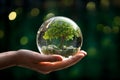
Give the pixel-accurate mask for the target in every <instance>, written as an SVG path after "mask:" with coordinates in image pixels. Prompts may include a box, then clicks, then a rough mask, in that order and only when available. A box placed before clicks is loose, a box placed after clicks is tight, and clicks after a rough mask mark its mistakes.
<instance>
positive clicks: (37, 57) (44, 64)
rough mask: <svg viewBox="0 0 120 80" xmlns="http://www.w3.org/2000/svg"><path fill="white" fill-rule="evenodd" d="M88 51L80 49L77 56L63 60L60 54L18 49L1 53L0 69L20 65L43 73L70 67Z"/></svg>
mask: <svg viewBox="0 0 120 80" xmlns="http://www.w3.org/2000/svg"><path fill="white" fill-rule="evenodd" d="M86 55H87V53H86V52H85V51H83V50H81V51H78V52H77V53H76V55H75V56H73V57H71V58H69V59H66V60H63V58H62V57H61V56H60V55H49V56H46V55H42V54H40V53H38V52H35V51H31V50H24V49H22V50H18V51H8V52H3V53H0V70H1V69H5V68H8V67H12V66H19V67H24V68H28V69H32V70H35V71H37V72H40V73H42V74H48V73H50V72H53V71H58V70H62V69H65V68H68V67H70V66H72V65H74V64H76V63H77V62H79V61H80V60H81V59H82V58H83V57H85V56H86Z"/></svg>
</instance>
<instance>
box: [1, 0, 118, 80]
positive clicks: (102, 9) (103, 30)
mask: <svg viewBox="0 0 120 80" xmlns="http://www.w3.org/2000/svg"><path fill="white" fill-rule="evenodd" d="M50 16H65V17H69V18H71V19H72V20H74V21H75V22H76V23H77V24H78V25H79V27H80V28H81V31H82V33H83V38H84V41H83V46H82V49H83V50H85V51H87V53H88V55H87V56H86V57H85V58H84V59H82V60H81V61H80V62H78V63H77V64H76V65H74V66H72V67H70V68H67V69H64V70H60V71H56V72H52V73H50V74H47V75H43V74H41V73H37V72H35V71H32V70H29V69H25V68H20V67H11V68H7V69H4V70H0V80H120V57H119V56H120V51H119V48H120V42H119V41H120V0H0V52H4V51H9V50H19V49H30V50H34V51H37V52H38V49H37V46H36V33H37V30H38V29H39V27H40V26H41V24H42V23H43V22H44V20H45V19H46V18H48V17H50Z"/></svg>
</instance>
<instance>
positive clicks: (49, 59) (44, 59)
mask: <svg viewBox="0 0 120 80" xmlns="http://www.w3.org/2000/svg"><path fill="white" fill-rule="evenodd" d="M40 57H41V58H39V60H40V62H55V61H62V60H63V59H62V56H60V55H47V56H46V55H41V56H40Z"/></svg>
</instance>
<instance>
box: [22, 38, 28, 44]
mask: <svg viewBox="0 0 120 80" xmlns="http://www.w3.org/2000/svg"><path fill="white" fill-rule="evenodd" d="M27 43H28V37H27V36H23V37H21V39H20V44H21V45H26V44H27Z"/></svg>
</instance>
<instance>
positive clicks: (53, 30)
mask: <svg viewBox="0 0 120 80" xmlns="http://www.w3.org/2000/svg"><path fill="white" fill-rule="evenodd" d="M36 42H37V47H38V50H39V51H40V53H41V54H44V55H54V54H57V55H61V56H62V57H63V58H69V57H72V56H74V55H75V54H76V53H77V52H78V51H79V50H80V49H81V46H82V42H83V37H82V33H81V30H80V28H79V26H78V25H77V24H76V23H75V22H74V21H73V20H71V19H69V18H67V17H62V16H56V17H52V18H50V19H48V20H46V21H45V22H44V23H43V24H42V25H41V27H40V28H39V30H38V32H37V38H36Z"/></svg>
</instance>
